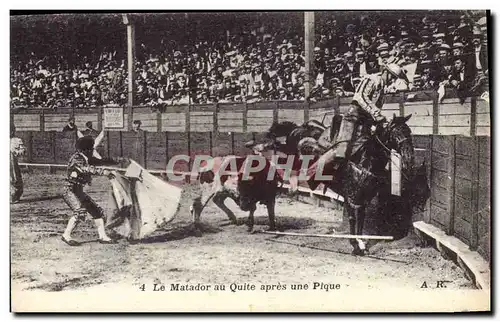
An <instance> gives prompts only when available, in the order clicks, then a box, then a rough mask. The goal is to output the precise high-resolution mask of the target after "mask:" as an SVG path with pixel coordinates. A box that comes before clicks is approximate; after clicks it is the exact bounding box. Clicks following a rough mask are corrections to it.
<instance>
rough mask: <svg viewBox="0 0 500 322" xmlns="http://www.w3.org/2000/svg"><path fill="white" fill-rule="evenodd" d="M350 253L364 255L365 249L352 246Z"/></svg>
mask: <svg viewBox="0 0 500 322" xmlns="http://www.w3.org/2000/svg"><path fill="white" fill-rule="evenodd" d="M352 254H353V255H354V256H365V250H363V249H360V248H354V249H353V250H352Z"/></svg>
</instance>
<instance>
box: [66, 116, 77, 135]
mask: <svg viewBox="0 0 500 322" xmlns="http://www.w3.org/2000/svg"><path fill="white" fill-rule="evenodd" d="M71 131H75V132H76V131H78V128H77V126H76V125H75V118H74V117H73V116H70V118H69V119H68V124H66V125H65V126H64V128H63V132H71Z"/></svg>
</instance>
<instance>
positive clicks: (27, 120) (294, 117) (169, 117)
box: [13, 92, 491, 136]
mask: <svg viewBox="0 0 500 322" xmlns="http://www.w3.org/2000/svg"><path fill="white" fill-rule="evenodd" d="M452 94H453V93H447V95H446V96H445V97H446V98H445V99H444V100H443V102H442V103H441V104H439V103H438V100H437V94H436V93H435V92H417V93H400V94H394V95H390V96H388V97H386V100H385V104H384V108H383V110H382V111H383V112H382V113H383V114H384V115H385V116H388V117H392V116H393V115H394V114H396V115H408V114H412V115H413V116H412V118H411V119H410V121H409V123H408V124H409V125H410V128H411V129H412V131H413V133H414V134H441V135H464V136H475V135H480V136H489V135H490V117H491V116H490V106H489V103H488V102H486V101H484V100H483V99H481V98H478V97H471V98H468V99H466V101H465V102H464V103H463V104H460V102H459V100H458V99H457V98H454V97H453V95H452ZM410 95H411V96H410ZM351 99H352V98H349V97H345V98H335V99H330V100H325V101H320V102H309V103H308V102H304V101H269V102H257V103H220V104H204V105H191V106H188V105H179V106H167V108H166V110H165V111H164V112H153V111H152V110H151V108H150V107H139V106H137V107H134V108H133V109H132V111H133V112H132V116H131V120H132V119H133V120H140V121H142V128H143V129H144V130H146V131H148V132H163V131H165V132H186V131H193V132H226V133H229V132H231V133H246V132H264V131H265V130H267V129H268V128H269V127H270V126H271V124H272V123H273V122H274V121H279V122H283V121H291V122H295V123H298V124H300V123H303V122H304V121H305V120H306V119H307V120H318V121H324V123H325V125H329V124H330V122H331V119H332V117H333V114H332V112H335V113H338V114H344V113H346V112H347V110H348V108H349V105H350V101H351ZM102 109H103V108H102V107H101V108H95V109H87V110H73V109H65V108H63V109H60V110H20V111H17V112H16V114H15V115H14V117H13V121H14V124H15V125H16V127H17V128H18V130H20V131H62V128H63V127H64V125H65V124H66V122H67V118H68V117H69V116H70V115H75V118H76V125H77V126H78V127H79V128H83V127H84V125H85V122H87V121H92V122H93V123H95V126H94V128H96V129H101V128H102ZM127 110H128V109H126V108H124V127H123V128H119V129H116V128H115V129H109V130H110V131H125V132H126V131H128V130H129V128H128V123H129V121H131V120H129V115H128V114H129V113H128V111H127ZM327 112H329V115H327V117H326V118H325V113H327Z"/></svg>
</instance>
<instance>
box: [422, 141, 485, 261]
mask: <svg viewBox="0 0 500 322" xmlns="http://www.w3.org/2000/svg"><path fill="white" fill-rule="evenodd" d="M414 144H415V148H416V155H415V161H416V162H417V163H419V164H420V163H421V162H423V161H424V160H425V161H426V164H428V165H429V166H428V175H429V181H430V188H431V198H430V199H429V201H428V203H427V205H426V207H425V211H424V213H423V218H414V220H422V219H423V221H425V222H426V223H430V224H432V225H434V226H436V227H437V228H439V229H441V230H443V231H444V232H445V233H446V234H447V235H451V236H454V237H456V238H458V239H459V240H461V241H462V242H464V243H466V244H467V245H469V246H470V249H471V250H477V251H478V252H479V253H480V254H481V255H482V256H483V257H484V258H485V259H487V260H488V261H489V259H490V244H489V241H490V221H491V203H490V195H491V179H490V172H491V165H490V162H491V160H490V155H491V152H490V138H489V137H464V136H459V135H451V136H445V135H434V136H421V135H417V136H415V137H414Z"/></svg>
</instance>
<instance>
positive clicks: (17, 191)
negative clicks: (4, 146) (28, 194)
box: [10, 123, 25, 203]
mask: <svg viewBox="0 0 500 322" xmlns="http://www.w3.org/2000/svg"><path fill="white" fill-rule="evenodd" d="M24 151H25V148H24V143H23V141H22V140H21V139H20V138H18V137H16V127H15V126H14V124H13V123H11V126H10V203H18V202H19V200H20V199H21V196H22V195H23V187H24V185H23V177H22V175H21V168H20V167H19V163H18V158H19V157H20V156H22V155H23V154H24Z"/></svg>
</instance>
